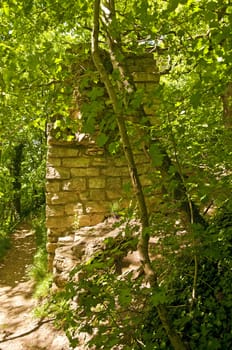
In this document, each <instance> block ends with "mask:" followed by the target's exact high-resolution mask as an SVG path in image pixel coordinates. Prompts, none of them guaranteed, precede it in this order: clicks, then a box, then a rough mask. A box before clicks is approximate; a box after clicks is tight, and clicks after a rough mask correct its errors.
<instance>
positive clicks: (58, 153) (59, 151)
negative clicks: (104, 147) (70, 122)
mask: <svg viewBox="0 0 232 350" xmlns="http://www.w3.org/2000/svg"><path fill="white" fill-rule="evenodd" d="M78 154H79V150H78V148H69V147H62V146H52V147H51V146H50V148H49V151H48V159H49V158H50V157H51V158H62V157H77V156H78Z"/></svg>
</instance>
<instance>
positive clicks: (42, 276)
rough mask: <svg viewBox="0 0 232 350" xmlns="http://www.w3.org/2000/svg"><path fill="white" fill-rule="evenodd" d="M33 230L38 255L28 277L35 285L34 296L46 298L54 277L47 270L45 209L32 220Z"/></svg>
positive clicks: (41, 209) (36, 254) (35, 214)
mask: <svg viewBox="0 0 232 350" xmlns="http://www.w3.org/2000/svg"><path fill="white" fill-rule="evenodd" d="M32 229H33V230H34V234H35V240H36V253H35V255H34V259H33V264H32V266H31V267H30V269H29V270H28V271H27V274H28V276H29V277H30V278H31V279H32V280H33V281H34V283H35V292H34V295H35V297H37V298H43V297H46V295H47V294H48V290H49V288H50V286H51V281H52V276H51V274H49V273H48V269H47V251H46V242H47V230H46V226H45V208H44V207H42V208H39V210H37V211H36V212H35V213H34V217H33V218H32Z"/></svg>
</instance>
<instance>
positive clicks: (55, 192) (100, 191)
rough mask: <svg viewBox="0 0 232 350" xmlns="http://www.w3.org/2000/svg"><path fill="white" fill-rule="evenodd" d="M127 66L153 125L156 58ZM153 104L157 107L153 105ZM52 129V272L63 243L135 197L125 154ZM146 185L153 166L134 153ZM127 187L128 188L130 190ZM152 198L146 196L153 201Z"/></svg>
mask: <svg viewBox="0 0 232 350" xmlns="http://www.w3.org/2000/svg"><path fill="white" fill-rule="evenodd" d="M128 67H129V69H130V71H131V73H132V76H133V81H134V83H135V85H136V87H137V88H138V89H143V90H144V91H145V92H146V93H145V94H144V110H145V112H146V114H147V115H148V116H149V117H150V118H151V122H152V123H154V120H153V119H154V118H155V110H156V107H157V102H156V101H155V100H154V99H153V100H152V101H151V100H150V97H149V94H150V93H151V92H152V91H154V88H156V86H157V84H158V81H159V75H158V72H157V68H156V65H155V61H154V59H153V55H152V54H146V55H143V56H139V57H134V56H133V57H129V58H128ZM151 102H152V103H151ZM51 130H52V126H51V125H50V128H49V130H48V152H47V174H46V180H47V182H46V204H47V205H46V225H47V232H48V234H47V251H48V255H49V261H48V262H49V269H50V270H52V268H53V260H54V255H55V251H56V248H57V245H58V241H59V239H60V238H61V237H65V236H69V237H70V234H71V235H72V234H73V233H74V232H75V231H77V230H78V229H79V228H81V227H86V226H94V225H97V224H99V223H101V222H102V221H104V219H105V218H106V217H108V216H110V215H112V214H114V212H115V211H117V210H120V208H126V207H128V206H129V205H130V204H131V203H132V202H133V199H134V195H133V193H132V192H131V191H130V190H128V188H129V183H130V179H129V172H128V167H127V164H126V160H125V157H124V155H123V154H122V152H121V153H120V154H119V155H118V156H111V155H110V154H109V153H108V152H107V150H105V149H104V148H99V147H98V146H97V144H96V142H95V141H94V140H93V139H91V138H90V137H89V136H88V135H84V136H82V137H81V138H78V137H77V138H76V140H72V141H65V140H62V139H59V140H57V139H56V138H55V137H54V136H53V134H52V132H51ZM135 160H136V164H137V166H138V172H139V175H140V179H141V182H142V184H143V185H144V186H150V185H151V176H152V166H151V163H150V159H149V158H148V157H146V155H145V153H144V152H143V150H142V149H141V150H138V151H137V153H136V155H135ZM126 189H127V190H126ZM150 200H151V198H148V197H147V201H148V202H149V201H150Z"/></svg>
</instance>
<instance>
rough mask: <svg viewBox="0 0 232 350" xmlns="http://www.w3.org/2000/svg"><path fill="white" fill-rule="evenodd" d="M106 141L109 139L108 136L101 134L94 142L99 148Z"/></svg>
mask: <svg viewBox="0 0 232 350" xmlns="http://www.w3.org/2000/svg"><path fill="white" fill-rule="evenodd" d="M108 139H109V136H107V135H106V134H104V133H101V134H100V135H98V136H97V140H96V142H97V145H98V146H99V147H103V146H104V145H105V144H106V142H107V141H108Z"/></svg>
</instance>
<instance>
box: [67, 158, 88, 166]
mask: <svg viewBox="0 0 232 350" xmlns="http://www.w3.org/2000/svg"><path fill="white" fill-rule="evenodd" d="M89 163H90V159H89V158H87V157H79V158H63V159H62V165H63V166H64V167H68V168H83V167H87V166H89Z"/></svg>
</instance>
